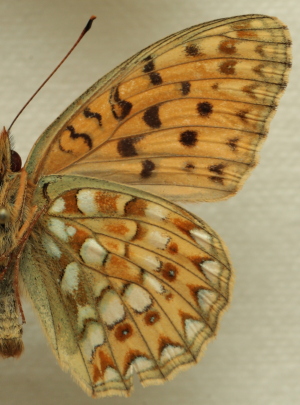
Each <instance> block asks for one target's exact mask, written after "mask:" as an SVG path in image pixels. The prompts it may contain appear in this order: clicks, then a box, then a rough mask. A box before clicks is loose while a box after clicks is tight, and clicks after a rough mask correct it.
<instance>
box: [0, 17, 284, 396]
mask: <svg viewBox="0 0 300 405" xmlns="http://www.w3.org/2000/svg"><path fill="white" fill-rule="evenodd" d="M290 44H291V41H290V36H289V32H288V30H287V28H286V27H285V26H284V25H283V24H282V23H281V22H280V21H279V20H278V19H276V18H271V17H268V16H263V15H246V16H240V17H233V18H226V19H221V20H216V21H212V22H208V23H205V24H200V25H197V26H194V27H191V28H188V29H186V30H184V31H181V32H179V33H177V34H173V35H171V36H169V37H167V38H165V39H163V40H161V41H159V42H157V43H155V44H154V45H152V46H150V47H148V48H146V49H145V50H143V51H141V52H139V53H138V54H137V55H135V56H133V57H132V58H130V59H129V60H127V61H126V62H124V63H123V64H122V65H120V66H119V67H117V68H116V69H114V70H113V71H112V72H110V73H109V74H107V75H106V76H104V78H102V79H101V80H100V81H98V82H97V83H96V84H95V85H93V86H92V87H91V88H90V89H88V90H87V91H86V92H85V93H84V94H83V95H82V96H81V97H79V99H78V100H76V101H75V102H74V103H73V104H72V105H71V106H70V107H69V108H68V109H67V110H66V111H65V112H64V113H63V114H62V115H61V116H60V117H59V118H58V119H57V120H56V121H55V122H54V123H53V124H52V125H51V126H50V127H49V128H48V129H47V130H46V131H45V132H44V133H43V134H42V135H41V137H40V138H39V139H38V140H37V142H36V144H35V145H34V147H33V149H32V151H31V153H30V155H29V157H28V160H27V162H26V164H25V166H24V167H23V168H22V169H21V163H20V161H19V158H18V155H17V154H16V152H14V151H12V150H11V147H10V141H9V136H8V132H7V131H6V130H5V129H4V130H3V132H2V134H1V137H0V153H1V167H0V170H1V189H0V200H1V201H0V240H1V243H0V251H1V252H0V352H1V356H2V357H18V356H19V355H20V354H21V352H22V350H23V343H22V323H23V322H24V315H23V311H22V305H21V299H20V293H19V290H20V286H21V284H22V285H23V286H24V289H25V290H26V291H27V292H28V295H29V297H30V298H31V301H32V303H33V305H34V307H35V309H36V310H37V313H38V315H39V317H40V320H41V323H42V325H43V327H44V330H45V333H46V335H47V338H48V340H49V342H50V345H51V347H52V349H53V352H54V354H55V355H56V357H57V359H58V362H59V364H60V365H61V367H62V368H63V369H65V370H69V371H70V372H71V374H72V375H73V377H74V378H75V380H76V381H77V382H78V383H79V384H80V386H81V387H82V388H83V389H84V390H85V391H86V392H87V393H88V394H89V395H92V396H94V397H100V396H106V395H125V396H128V395H129V394H130V392H131V389H132V375H133V371H135V372H136V373H137V374H138V376H139V378H140V380H141V382H142V384H143V385H145V386H147V385H151V384H160V383H163V382H165V381H166V380H168V379H171V378H172V377H173V376H174V375H175V373H176V372H178V371H179V370H182V369H186V368H188V367H189V366H191V365H192V364H195V363H196V362H197V361H198V360H199V358H200V357H201V354H202V352H203V348H204V346H205V345H206V343H207V342H208V341H210V339H211V338H213V337H214V335H215V331H216V328H217V325H218V323H219V318H220V315H221V313H222V312H223V310H224V309H225V308H226V307H227V305H228V301H229V299H230V291H231V279H232V270H231V264H230V261H229V258H228V255H227V252H226V248H225V247H224V244H223V242H222V240H221V239H220V238H219V236H218V235H217V234H216V233H215V232H214V231H213V230H212V229H211V228H210V227H209V226H208V225H207V224H206V223H204V222H203V221H202V220H201V219H199V218H197V217H196V216H194V215H192V214H190V213H189V212H187V211H185V210H184V209H183V208H181V207H179V206H178V205H175V204H174V203H172V202H169V201H167V200H173V201H218V200H221V199H225V198H228V197H230V196H232V195H233V194H235V193H236V192H237V191H238V190H239V188H240V187H241V186H242V184H243V182H244V180H245V179H246V178H247V177H248V175H249V172H250V171H251V170H252V169H253V167H254V166H255V164H256V161H257V154H258V150H259V148H260V146H261V144H262V142H263V141H264V140H265V138H266V133H267V131H268V127H269V122H270V119H271V117H272V116H273V115H274V112H275V108H276V106H277V103H278V100H279V98H280V96H281V94H282V92H283V90H284V88H285V86H286V82H287V76H288V72H289V68H290V64H291V56H290ZM164 198H166V199H167V200H165V199H164Z"/></svg>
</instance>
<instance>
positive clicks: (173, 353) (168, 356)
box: [160, 345, 185, 363]
mask: <svg viewBox="0 0 300 405" xmlns="http://www.w3.org/2000/svg"><path fill="white" fill-rule="evenodd" d="M184 353H185V349H184V348H183V347H181V346H173V345H168V346H166V347H165V348H164V349H163V351H162V352H161V356H160V361H161V362H162V363H167V362H168V361H170V360H173V359H174V358H175V357H178V356H180V355H181V354H184Z"/></svg>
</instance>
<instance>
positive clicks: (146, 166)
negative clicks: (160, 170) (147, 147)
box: [141, 159, 155, 179]
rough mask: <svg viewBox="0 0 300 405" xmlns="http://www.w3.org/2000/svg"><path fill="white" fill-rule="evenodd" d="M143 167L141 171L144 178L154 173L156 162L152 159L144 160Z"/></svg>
mask: <svg viewBox="0 0 300 405" xmlns="http://www.w3.org/2000/svg"><path fill="white" fill-rule="evenodd" d="M142 165H143V169H142V171H141V177H143V178H144V179H146V178H148V177H150V176H151V175H152V172H153V170H154V169H155V164H154V163H153V162H152V161H151V160H148V159H147V160H144V161H143V162H142Z"/></svg>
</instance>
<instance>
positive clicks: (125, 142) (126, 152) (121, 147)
mask: <svg viewBox="0 0 300 405" xmlns="http://www.w3.org/2000/svg"><path fill="white" fill-rule="evenodd" d="M136 142H137V139H136V138H130V137H129V138H124V139H121V140H120V141H119V142H118V145H117V149H118V152H119V154H120V155H121V156H122V157H131V156H137V155H138V153H137V151H136V149H135V146H134V144H135V143H136Z"/></svg>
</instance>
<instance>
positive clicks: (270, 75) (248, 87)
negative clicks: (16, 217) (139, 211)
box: [26, 15, 290, 201]
mask: <svg viewBox="0 0 300 405" xmlns="http://www.w3.org/2000/svg"><path fill="white" fill-rule="evenodd" d="M289 67H290V37H289V32H288V30H287V29H286V27H285V26H284V25H283V24H282V23H281V22H280V21H279V20H277V19H276V18H271V17H267V16H261V15H248V16H241V17H234V18H227V19H222V20H216V21H212V22H209V23H206V24H200V25H198V26H194V27H191V28H189V29H187V30H184V31H181V32H179V33H177V34H174V35H171V36H169V37H167V38H165V39H163V40H161V41H159V42H157V43H156V44H154V45H152V46H150V47H149V48H147V49H145V50H144V51H142V52H140V53H138V54H137V55H135V56H134V57H132V58H131V59H129V60H128V61H126V62H125V63H123V64H122V65H120V66H119V67H118V68H116V69H115V70H114V71H112V72H111V73H109V74H108V75H106V76H105V77H104V78H103V79H101V80H100V81H99V82H97V83H96V84H95V85H94V86H92V87H91V88H90V89H89V90H88V91H87V92H86V93H85V94H83V96H81V97H80V98H79V99H78V100H76V101H75V102H74V103H73V104H72V105H71V106H70V107H69V108H68V109H67V110H66V111H65V112H64V113H63V114H62V116H61V117H59V118H58V120H56V121H55V122H54V123H53V124H52V125H51V126H50V127H49V128H48V129H47V130H46V132H45V133H44V134H43V135H42V136H41V138H40V139H39V140H38V142H37V143H36V145H35V148H34V149H33V151H32V153H31V155H30V157H29V160H28V162H27V165H26V168H27V170H28V172H29V174H30V177H31V180H32V181H34V182H36V181H37V180H38V179H39V178H40V177H41V176H42V175H47V174H54V173H58V174H68V175H74V174H75V175H83V176H88V177H96V178H99V179H107V180H111V181H117V182H121V183H126V184H130V185H134V186H136V187H138V188H142V189H146V190H147V191H150V192H153V193H156V194H160V195H163V196H165V197H168V198H171V199H177V200H178V199H179V200H205V201H208V200H217V199H223V198H227V197H229V196H230V195H232V194H233V193H235V192H236V191H237V190H238V189H239V188H240V187H241V185H242V184H243V181H244V180H245V179H246V177H247V176H248V174H249V172H250V171H251V169H252V168H253V167H254V166H255V163H256V161H257V152H258V150H259V148H260V146H261V143H262V141H263V140H264V139H265V135H266V133H267V131H268V127H269V122H270V119H271V117H272V116H273V115H274V111H275V108H276V105H277V102H278V99H279V97H280V95H281V94H282V91H283V89H284V87H285V85H286V80H287V75H288V71H289Z"/></svg>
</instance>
